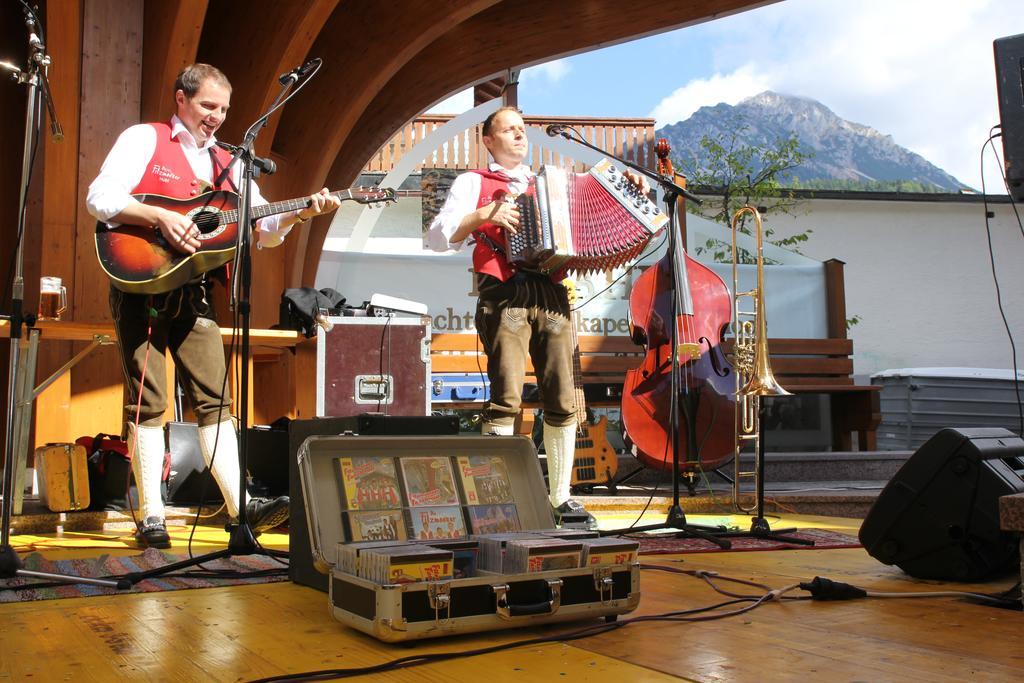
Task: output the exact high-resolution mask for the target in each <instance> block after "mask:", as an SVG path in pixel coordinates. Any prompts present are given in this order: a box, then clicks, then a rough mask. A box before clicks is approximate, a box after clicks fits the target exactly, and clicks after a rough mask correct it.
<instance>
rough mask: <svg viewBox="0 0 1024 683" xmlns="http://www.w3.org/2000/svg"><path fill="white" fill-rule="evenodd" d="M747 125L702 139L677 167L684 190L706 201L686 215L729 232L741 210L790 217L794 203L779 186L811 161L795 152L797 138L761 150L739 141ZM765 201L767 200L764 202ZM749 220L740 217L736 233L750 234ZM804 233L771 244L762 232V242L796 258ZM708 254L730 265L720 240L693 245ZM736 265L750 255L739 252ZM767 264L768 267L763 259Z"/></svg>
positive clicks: (690, 205)
mask: <svg viewBox="0 0 1024 683" xmlns="http://www.w3.org/2000/svg"><path fill="white" fill-rule="evenodd" d="M749 128H750V127H749V126H748V125H747V124H746V123H744V122H742V120H740V121H738V122H737V125H735V126H732V127H731V128H730V130H729V131H727V132H722V133H718V134H715V135H714V136H712V135H704V136H703V137H702V138H701V140H700V143H699V149H698V150H697V151H696V152H695V153H693V154H689V155H686V154H684V155H682V158H681V159H679V160H678V161H677V164H676V165H677V166H678V167H679V168H680V169H682V170H683V172H684V173H685V174H686V177H687V181H688V184H689V186H690V187H691V188H692V189H694V190H696V191H699V192H702V193H706V194H708V195H710V196H711V197H713V198H709V199H708V200H706V201H705V202H704V204H703V205H701V206H696V205H695V204H694V203H693V202H689V203H688V204H687V210H688V211H689V212H691V213H694V214H697V215H700V216H703V217H704V218H708V219H710V220H713V221H716V222H718V223H721V224H722V225H724V226H725V227H726V228H727V229H731V226H732V216H733V214H734V213H735V212H736V211H737V210H739V209H740V208H742V207H743V206H746V205H752V206H757V207H760V208H764V209H765V214H769V213H784V214H790V215H792V214H793V213H794V212H795V209H796V207H797V205H798V203H799V200H798V199H797V198H796V197H795V196H794V193H793V192H792V191H789V190H786V189H783V188H782V183H783V182H786V183H791V181H792V179H794V175H793V171H794V170H795V169H796V168H797V167H799V166H800V164H801V163H803V162H804V161H806V160H807V159H810V158H811V157H812V156H813V153H812V152H805V151H804V150H802V149H801V148H800V142H799V140H797V137H796V135H794V134H791V135H790V136H789V137H788V138H778V139H776V140H775V141H774V142H772V143H769V144H765V145H761V146H759V145H755V144H748V143H746V142H744V141H743V140H744V138H745V137H747V136H746V133H747V131H748V130H749ZM764 200H769V201H764ZM753 224H754V223H753V218H752V217H751V216H750V214H744V216H743V218H742V219H741V221H740V225H739V230H740V231H741V232H744V233H746V234H748V235H750V234H753ZM811 232H813V231H812V230H810V229H808V230H806V231H804V232H801V233H796V234H793V235H790V236H788V237H784V238H780V239H772V236H773V235H774V233H775V231H774V230H772V229H771V228H770V227H768V226H765V228H764V239H765V240H766V241H768V242H771V243H772V244H776V245H778V246H780V247H784V248H786V249H789V250H791V251H796V252H798V253H799V246H800V244H802V243H803V242H806V241H807V239H808V236H809V234H810V233H811ZM708 251H711V252H712V253H713V257H714V260H715V261H717V262H720V263H729V262H731V261H732V245H731V244H726V243H724V242H722V241H720V240H715V239H709V240H708V241H707V242H706V243H705V244H703V245H699V246H697V253H698V254H702V253H706V252H708ZM739 252H740V253H739V259H738V260H739V262H740V263H754V255H753V254H752V253H750V252H748V251H747V250H745V249H742V248H740V249H739ZM765 262H766V263H772V262H773V261H771V260H770V259H765Z"/></svg>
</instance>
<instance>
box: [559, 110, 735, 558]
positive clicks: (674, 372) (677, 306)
mask: <svg viewBox="0 0 1024 683" xmlns="http://www.w3.org/2000/svg"><path fill="white" fill-rule="evenodd" d="M547 133H548V135H551V136H555V135H558V136H561V137H564V138H565V139H567V140H570V141H572V142H576V143H578V144H581V145H584V146H585V147H589V148H590V149H592V150H594V151H596V152H599V153H601V154H604V155H605V156H607V157H608V158H609V159H614V160H615V161H617V162H619V163H621V164H622V165H623V166H627V167H629V168H631V169H633V170H634V171H636V172H638V173H640V174H642V175H644V176H646V177H647V178H650V179H651V180H653V181H654V182H656V183H657V184H658V185H659V186H660V187H661V188H662V191H663V192H664V195H665V205H666V206H665V208H666V215H668V219H669V220H668V227H667V230H668V231H669V232H668V256H669V263H670V264H671V267H670V268H669V274H670V275H669V277H670V279H671V280H672V287H671V288H670V289H669V296H670V297H671V298H670V300H671V302H672V303H671V308H672V311H673V318H672V325H671V327H672V334H671V345H672V359H671V362H672V367H671V370H670V371H669V372H670V380H669V386H670V391H671V398H670V399H669V406H670V409H669V431H670V432H671V435H672V436H671V437H670V438H671V443H672V505H671V506H669V509H668V514H667V516H666V519H665V521H664V522H662V523H660V524H646V525H642V526H634V527H629V528H625V529H606V530H602V531H599V532H598V533H600V535H601V536H619V535H622V534H625V533H637V532H641V531H660V530H663V529H676V530H678V531H679V533H678V534H676V537H678V538H686V537H696V538H702V539H704V540H706V541H710V542H711V543H714V544H715V545H717V546H719V547H720V548H722V549H723V550H728V549H729V548H731V547H732V544H731V543H730V542H729V541H728V540H726V539H724V538H721V535H722V534H724V533H726V530H725V529H722V528H716V527H708V526H700V525H697V524H690V523H688V522H687V521H686V514H685V513H684V512H683V508H682V506H681V505H680V504H679V498H680V495H679V480H680V478H681V473H680V468H679V456H680V453H679V451H680V444H679V412H680V411H679V409H680V404H679V401H680V399H681V398H682V401H683V405H682V410H683V412H684V413H685V414H686V417H687V422H688V423H690V428H689V429H687V448H688V449H689V452H690V453H696V452H697V434H696V429H694V427H693V417H694V416H695V415H696V400H697V399H698V398H699V397H698V396H691V395H689V394H688V395H687V396H685V397H681V396H680V394H681V393H682V392H681V391H680V389H681V386H682V382H681V380H680V377H679V338H678V336H679V329H678V328H679V326H678V325H677V324H676V323H675V321H676V320H678V319H679V316H680V315H681V312H682V304H683V302H682V301H680V300H679V299H680V297H679V296H677V293H678V287H677V286H676V279H677V278H679V277H681V276H682V274H683V271H682V267H683V264H680V263H678V255H679V249H678V244H677V242H676V240H677V239H678V235H676V233H677V232H678V230H677V228H676V211H675V209H676V200H677V199H678V198H679V197H685V198H686V199H689V200H690V201H692V202H695V203H697V204H700V203H701V200H700V198H698V197H697V196H696V195H694V194H693V193H692V192H689V191H688V190H687V189H686V188H684V187H682V186H680V185H677V184H676V183H675V179H674V178H670V177H668V176H666V175H662V174H661V173H655V172H653V171H651V170H650V169H647V168H644V167H642V166H639V165H638V164H635V163H633V162H630V161H627V160H625V159H622V158H620V157H616V156H615V155H613V154H609V153H608V152H607V151H605V150H603V149H600V148H599V147H597V146H595V145H592V144H591V143H590V142H588V141H587V140H585V139H583V137H582V136H573V135H569V133H567V132H566V131H565V129H563V128H559V127H549V128H548V130H547Z"/></svg>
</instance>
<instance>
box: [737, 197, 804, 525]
mask: <svg viewBox="0 0 1024 683" xmlns="http://www.w3.org/2000/svg"><path fill="white" fill-rule="evenodd" d="M745 213H750V214H752V215H753V216H754V224H755V227H756V230H757V287H756V288H754V289H751V290H749V291H746V292H741V291H740V290H739V268H738V265H739V257H738V253H739V252H738V250H737V248H736V230H737V224H738V223H739V220H740V217H741V216H743V214H745ZM732 291H733V292H734V294H733V311H732V314H733V315H732V329H733V344H734V346H733V355H734V358H733V369H734V370H735V375H736V442H735V448H734V459H733V480H732V499H733V505H735V506H736V509H737V510H739V511H740V512H744V513H747V514H749V513H751V512H754V510H755V509H756V508H757V501H758V500H759V499H761V498H763V496H764V489H763V486H764V482H763V480H762V479H763V476H762V475H763V473H764V467H763V465H764V462H763V460H764V450H763V447H764V444H763V443H762V434H761V398H762V397H764V396H789V395H790V393H789V392H788V391H786V390H785V389H783V388H782V385H780V384H779V383H778V381H776V379H775V375H774V374H773V373H772V369H771V364H770V362H769V358H768V323H767V321H766V320H765V314H764V243H763V237H762V227H761V214H760V213H759V212H758V210H757V209H755V208H754V207H752V206H744V207H743V208H741V209H740V210H738V211H737V212H736V213H735V214H733V217H732ZM740 297H749V298H751V299H752V300H753V304H754V310H753V311H743V310H740ZM748 443H749V444H752V445H753V448H754V466H753V469H751V470H743V468H742V467H741V465H740V452H741V451H742V450H743V447H744V446H745V445H746V444H748ZM750 479H752V480H753V482H754V488H755V491H756V492H757V495H756V497H755V503H754V504H753V505H751V506H749V507H744V506H743V505H742V504H741V503H740V482H741V481H743V480H750Z"/></svg>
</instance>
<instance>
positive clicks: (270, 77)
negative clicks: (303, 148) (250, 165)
mask: <svg viewBox="0 0 1024 683" xmlns="http://www.w3.org/2000/svg"><path fill="white" fill-rule="evenodd" d="M340 4H342V5H343V6H344V5H348V4H350V3H340ZM338 5H339V0H289V2H281V1H280V0H246V1H245V2H241V3H240V2H214V3H211V5H210V7H209V9H208V10H207V13H206V21H205V24H204V31H203V37H202V40H201V41H200V43H199V49H198V51H197V54H196V59H197V61H201V62H207V63H209V64H213V65H215V66H217V68H219V69H220V70H221V71H223V72H224V73H225V74H226V75H227V76H228V78H229V79H230V80H231V81H232V85H233V88H234V89H233V92H232V93H231V112H230V116H229V117H228V119H227V120H226V121H225V122H224V126H223V128H222V130H221V133H220V134H219V136H220V137H222V138H223V139H225V140H229V141H233V142H240V141H241V138H242V136H243V135H244V134H245V129H246V128H247V127H248V126H249V125H250V124H252V123H253V121H254V120H255V119H256V117H257V116H259V115H260V114H262V113H263V112H264V111H266V109H267V107H269V106H270V104H271V103H272V102H273V101H274V98H276V97H277V95H278V93H279V92H280V90H281V87H280V85H279V83H278V80H277V78H278V76H279V75H281V74H283V73H285V72H287V71H289V70H291V69H292V68H294V67H295V66H296V65H298V64H301V63H302V62H304V61H305V60H306V59H307V55H310V46H311V45H313V44H314V41H315V40H316V38H317V36H318V35H320V34H321V33H322V32H323V29H324V28H326V27H327V26H329V25H330V21H331V17H332V15H333V14H334V13H335V12H336V10H337V9H338ZM240 45H243V46H244V47H243V48H242V49H239V46H240ZM310 56H312V55H310ZM316 80H317V81H319V80H321V79H320V77H319V76H318V77H317V79H316ZM314 82H315V81H314ZM304 95H305V92H303V96H304ZM303 104H308V102H305V101H303V100H299V102H298V103H297V104H296V106H302V105H303ZM286 106H287V105H286ZM280 114H281V113H280V112H278V113H277V114H276V115H274V116H271V117H270V119H269V120H268V121H267V126H266V128H264V129H263V131H262V132H261V133H260V134H259V137H258V138H257V139H256V150H257V152H258V153H260V154H267V153H269V151H270V149H271V144H272V141H273V140H274V136H275V134H276V131H277V128H278V126H279V125H280V122H281V115H280Z"/></svg>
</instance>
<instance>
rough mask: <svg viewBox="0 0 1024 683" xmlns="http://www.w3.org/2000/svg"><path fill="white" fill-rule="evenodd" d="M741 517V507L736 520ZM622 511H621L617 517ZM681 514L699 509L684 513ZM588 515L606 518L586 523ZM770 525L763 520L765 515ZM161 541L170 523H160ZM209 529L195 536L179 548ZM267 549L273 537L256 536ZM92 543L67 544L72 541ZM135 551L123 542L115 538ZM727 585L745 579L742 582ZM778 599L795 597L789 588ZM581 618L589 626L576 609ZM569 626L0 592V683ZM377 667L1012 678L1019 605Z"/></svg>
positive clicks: (755, 614)
mask: <svg viewBox="0 0 1024 683" xmlns="http://www.w3.org/2000/svg"><path fill="white" fill-rule="evenodd" d="M737 520H738V523H739V524H741V525H744V524H745V521H744V518H742V517H740V518H737ZM629 521H632V520H629ZM691 521H693V522H695V523H700V522H701V521H702V520H701V519H700V518H699V517H698V516H693V517H691ZM602 522H604V523H619V520H608V519H602ZM785 523H786V524H788V525H795V526H798V527H804V528H805V527H807V526H819V527H824V528H832V529H835V530H838V531H843V532H846V533H856V527H857V524H858V521H857V520H849V519H839V518H822V517H803V516H792V517H788V518H787V519H786V520H785ZM773 526H776V527H777V528H778V527H779V524H778V523H774V522H773ZM173 535H174V537H175V549H174V550H176V551H179V552H180V551H182V550H184V543H182V542H179V541H178V539H179V538H185V536H186V533H185V531H184V530H180V533H177V532H176V533H174V534H173ZM12 540H13V541H14V542H15V544H23V543H28V542H33V541H35V542H38V543H42V542H45V543H46V544H47V545H51V544H61V545H66V546H68V547H67V548H62V549H57V550H47V551H46V553H47V554H48V555H50V556H52V557H54V558H64V557H72V556H79V557H80V556H83V555H88V554H99V553H101V552H110V550H109V548H120V549H122V550H123V549H124V547H125V544H124V542H123V540H119V539H117V538H114V539H112V540H109V541H106V540H97V538H96V537H92V538H90V537H86V536H82V535H71V536H69V537H68V538H53V537H48V538H42V537H26V536H21V535H19V536H15V537H13V539H12ZM223 540H224V534H223V532H222V531H220V530H213V529H210V530H207V531H204V532H203V533H202V534H201V535H200V542H199V543H198V544H196V551H197V552H205V551H207V550H209V549H210V547H211V545H213V546H215V545H217V544H218V543H220V542H222V541H223ZM262 540H264V541H265V542H266V543H267V545H270V546H275V545H276V546H277V547H282V546H285V545H286V544H287V536H285V535H265V536H264V537H263V538H262ZM83 544H87V545H101V546H106V547H107V548H108V549H96V548H90V549H75V548H74V546H75V545H83ZM129 552H137V551H134V550H132V551H129ZM641 559H642V561H643V562H644V563H645V564H658V565H666V566H671V567H677V568H684V569H690V570H693V569H706V570H711V571H715V572H719V573H720V574H721V575H723V576H731V577H737V578H742V579H747V580H752V581H756V582H759V583H763V584H767V585H769V586H771V587H773V588H781V587H784V586H787V585H790V584H793V583H797V582H800V581H809V580H811V579H812V578H814V577H815V576H823V577H828V578H831V579H835V580H840V581H847V582H850V583H853V584H855V585H857V586H860V587H862V588H866V589H868V590H873V591H894V592H920V591H938V590H956V591H962V590H973V591H978V592H985V593H995V592H1000V591H1003V590H1006V589H1008V588H1010V587H1011V586H1013V584H1014V583H1015V582H1016V577H1015V576H1007V577H1004V578H1001V579H998V580H993V581H990V582H987V583H984V584H947V583H941V582H935V581H921V580H916V579H912V578H910V577H907V576H906V575H904V574H903V573H902V572H901V571H900V570H899V569H896V568H892V567H887V566H885V565H882V564H880V563H878V562H877V561H875V560H874V559H872V558H871V557H870V556H869V555H868V554H867V553H866V552H865V551H863V550H861V549H836V550H826V549H820V550H779V551H758V552H717V553H700V554H689V555H651V556H647V557H642V558H641ZM641 590H642V594H643V598H642V599H641V602H640V607H639V609H638V610H637V611H636V612H635V613H634V614H632V615H627V616H636V615H653V614H658V613H663V612H669V611H675V610H687V609H694V608H697V607H702V606H709V605H713V604H716V603H719V602H722V601H723V600H725V598H724V597H723V596H721V595H719V594H718V593H715V592H714V591H713V590H712V589H711V588H710V587H708V586H707V585H706V584H705V583H704V582H703V581H701V580H698V579H696V578H693V577H690V576H684V575H677V574H670V573H667V572H661V571H652V570H643V571H642V572H641ZM730 590H738V592H743V593H748V592H750V593H752V592H754V590H753V589H749V590H748V589H746V588H738V589H737V588H736V587H731V588H730ZM790 595H799V596H803V595H806V593H805V592H803V591H795V592H793V593H790ZM591 623H593V622H591ZM578 626H579V625H578V624H573V625H561V626H558V627H543V628H531V629H522V630H510V631H503V632H497V633H487V634H479V635H469V636H463V637H458V638H449V639H444V640H433V641H422V642H419V643H416V644H405V645H388V644H384V643H380V642H378V641H376V640H374V639H372V638H370V637H368V636H364V635H362V634H361V633H358V632H355V631H352V630H349V629H347V628H345V627H343V626H342V625H341V624H339V623H338V622H336V621H334V619H333V618H332V617H331V616H330V614H329V613H328V610H327V598H326V596H325V595H324V594H322V593H319V592H317V591H315V590H313V589H310V588H306V587H302V586H298V585H295V584H291V583H287V582H286V583H275V584H264V585H256V586H234V587H223V588H209V589H201V590H184V591H176V592H162V593H138V594H128V595H118V596H109V597H92V598H75V599H64V600H46V601H39V602H21V603H12V604H2V605H0V680H2V681H6V680H10V681H27V680H33V681H58V680H73V681H76V682H77V681H104V682H106V681H120V680H149V681H244V680H253V679H259V678H264V677H272V676H281V675H284V674H292V673H299V672H304V671H313V670H321V669H334V668H348V667H362V666H369V665H374V664H380V663H383V662H386V661H389V660H392V659H396V658H399V657H407V656H410V655H420V654H424V653H433V652H454V651H461V650H470V649H476V648H480V647H486V646H490V645H495V644H499V643H507V642H512V641H516V640H520V639H524V638H527V637H535V636H539V635H556V634H558V633H561V632H565V631H568V630H571V629H574V628H578ZM375 678H376V679H379V680H386V681H438V682H441V681H445V682H448V681H474V682H476V681H486V683H499V682H504V681H517V682H521V683H523V682H526V681H531V682H532V681H554V680H558V681H576V680H592V681H662V680H686V681H729V682H732V681H737V682H739V681H804V682H806V681H965V680H973V681H1013V680H1024V613H1021V612H1019V611H1011V610H1006V609H999V608H995V607H988V606H982V605H978V604H974V603H970V602H967V601H964V600H961V599H956V598H925V599H902V598H893V599H882V598H869V599H862V600H855V601H849V602H811V601H792V602H783V603H778V602H773V603H768V604H765V605H763V606H761V607H759V608H757V609H756V610H753V611H751V612H748V613H746V614H743V615H740V616H734V617H729V618H725V619H721V620H717V621H708V622H700V623H664V622H653V623H637V624H633V625H629V626H626V627H625V628H621V629H617V630H615V631H612V632H610V633H605V634H602V635H600V636H596V637H593V638H589V639H585V640H577V641H573V642H571V643H561V642H560V643H553V644H546V645H542V646H537V645H534V646H528V647H521V648H517V649H512V650H507V651H501V652H497V653H492V654H488V655H484V656H478V657H470V658H465V659H457V660H452V661H448V662H444V663H434V664H429V665H425V666H419V667H414V668H411V669H405V670H401V671H395V672H388V673H384V674H378V675H377V676H376V677H375Z"/></svg>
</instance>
